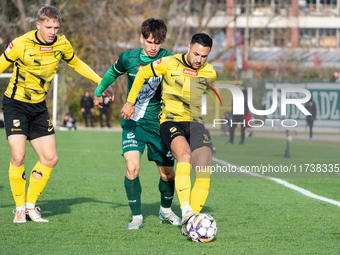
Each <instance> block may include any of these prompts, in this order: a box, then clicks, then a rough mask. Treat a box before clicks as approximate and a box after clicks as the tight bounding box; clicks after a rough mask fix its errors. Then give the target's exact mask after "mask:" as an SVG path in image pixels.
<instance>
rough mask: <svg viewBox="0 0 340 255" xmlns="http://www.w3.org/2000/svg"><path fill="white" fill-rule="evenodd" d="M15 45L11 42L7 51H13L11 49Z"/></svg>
mask: <svg viewBox="0 0 340 255" xmlns="http://www.w3.org/2000/svg"><path fill="white" fill-rule="evenodd" d="M13 46H14V44H13V43H12V42H11V43H10V44H9V45H8V47H7V49H6V51H7V53H9V52H10V51H11V49H12V48H13Z"/></svg>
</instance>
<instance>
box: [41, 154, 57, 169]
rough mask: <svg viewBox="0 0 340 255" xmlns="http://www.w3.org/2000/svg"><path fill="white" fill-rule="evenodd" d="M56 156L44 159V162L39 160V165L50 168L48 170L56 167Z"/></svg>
mask: <svg viewBox="0 0 340 255" xmlns="http://www.w3.org/2000/svg"><path fill="white" fill-rule="evenodd" d="M58 160H59V158H58V155H53V156H51V157H49V158H45V160H41V163H42V164H43V165H44V166H47V167H50V168H54V167H55V166H56V164H57V163H58Z"/></svg>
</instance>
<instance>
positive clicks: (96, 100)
mask: <svg viewBox="0 0 340 255" xmlns="http://www.w3.org/2000/svg"><path fill="white" fill-rule="evenodd" d="M93 103H94V105H96V106H97V107H98V108H103V98H102V97H101V96H100V97H97V96H96V95H94V99H93Z"/></svg>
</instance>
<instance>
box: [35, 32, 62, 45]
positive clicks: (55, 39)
mask: <svg viewBox="0 0 340 255" xmlns="http://www.w3.org/2000/svg"><path fill="white" fill-rule="evenodd" d="M34 35H35V39H37V41H38V42H39V43H40V44H43V45H52V44H54V43H55V42H56V41H57V40H58V36H56V37H55V38H54V40H53V42H51V43H43V42H42V41H41V40H40V39H39V37H38V30H36V31H35V33H34Z"/></svg>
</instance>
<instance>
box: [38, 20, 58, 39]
mask: <svg viewBox="0 0 340 255" xmlns="http://www.w3.org/2000/svg"><path fill="white" fill-rule="evenodd" d="M36 26H37V29H38V37H39V39H40V40H41V41H42V42H43V43H51V42H53V40H54V38H55V37H56V36H57V32H58V29H59V21H58V20H55V19H45V20H43V21H42V22H37V23H36Z"/></svg>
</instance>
